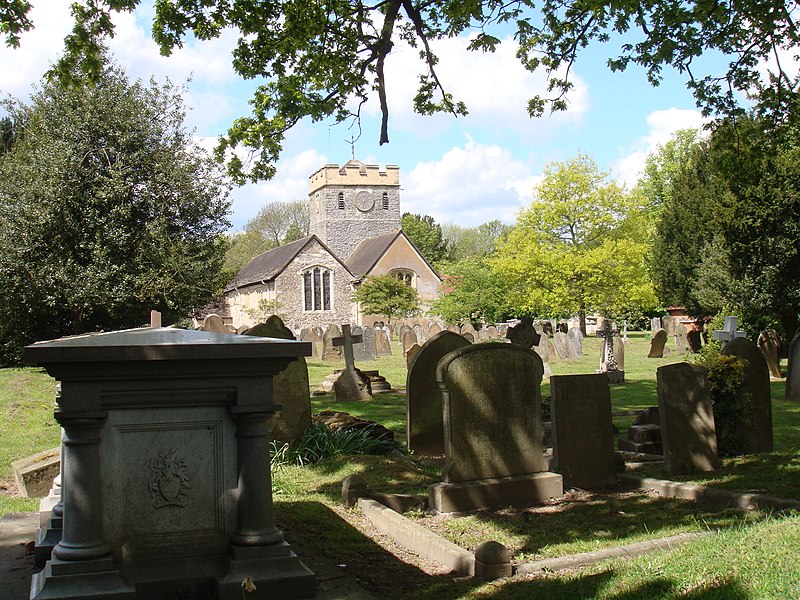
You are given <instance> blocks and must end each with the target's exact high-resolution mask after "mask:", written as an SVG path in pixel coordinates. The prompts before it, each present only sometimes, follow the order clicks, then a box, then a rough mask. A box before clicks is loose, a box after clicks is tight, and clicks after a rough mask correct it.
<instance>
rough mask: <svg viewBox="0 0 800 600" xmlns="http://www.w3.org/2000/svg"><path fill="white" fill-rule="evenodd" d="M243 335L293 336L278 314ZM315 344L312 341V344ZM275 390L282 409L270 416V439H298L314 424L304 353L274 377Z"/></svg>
mask: <svg viewBox="0 0 800 600" xmlns="http://www.w3.org/2000/svg"><path fill="white" fill-rule="evenodd" d="M243 335H254V336H258V337H268V338H276V339H283V340H293V339H295V338H294V335H293V334H292V332H291V330H290V329H289V328H288V327H286V326H285V325H284V324H283V321H282V320H281V318H280V317H278V316H277V315H272V316H270V317H269V318H268V319H267V320H266V321H265V322H264V323H259V324H258V325H254V326H253V327H251V328H249V329H246V330H245V331H244V332H243ZM312 345H313V344H312ZM272 390H273V392H272V394H273V398H274V399H275V403H276V404H280V405H281V410H280V411H279V412H277V413H275V415H274V416H272V417H271V418H270V420H269V428H270V436H271V437H270V439H274V440H278V441H280V442H284V443H291V442H294V441H297V440H299V439H300V438H301V437H302V436H303V434H304V433H305V432H306V430H307V429H308V428H309V427H311V401H310V391H309V386H308V365H307V364H306V359H305V357H303V356H300V357H298V359H297V360H295V361H294V362H291V363H289V366H288V367H286V369H284V370H283V371H281V372H280V373H278V374H277V375H275V376H274V377H273V378H272Z"/></svg>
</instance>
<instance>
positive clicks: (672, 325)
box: [661, 315, 678, 336]
mask: <svg viewBox="0 0 800 600" xmlns="http://www.w3.org/2000/svg"><path fill="white" fill-rule="evenodd" d="M677 322H678V319H677V318H675V317H673V316H671V315H665V316H663V317H661V323H663V327H664V330H665V331H666V332H667V335H668V336H673V335H675V330H676V328H677Z"/></svg>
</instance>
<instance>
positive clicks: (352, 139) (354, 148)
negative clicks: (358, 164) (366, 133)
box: [345, 135, 356, 160]
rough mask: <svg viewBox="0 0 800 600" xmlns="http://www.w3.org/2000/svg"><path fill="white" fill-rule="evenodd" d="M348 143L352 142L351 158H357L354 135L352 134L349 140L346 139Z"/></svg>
mask: <svg viewBox="0 0 800 600" xmlns="http://www.w3.org/2000/svg"><path fill="white" fill-rule="evenodd" d="M345 142H347V143H348V144H350V160H355V159H356V139H355V137H354V136H352V135H351V136H350V139H349V140H345Z"/></svg>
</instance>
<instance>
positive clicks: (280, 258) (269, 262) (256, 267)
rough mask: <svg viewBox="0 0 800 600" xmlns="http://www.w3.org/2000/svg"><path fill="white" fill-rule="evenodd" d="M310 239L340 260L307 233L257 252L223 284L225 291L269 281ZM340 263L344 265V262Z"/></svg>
mask: <svg viewBox="0 0 800 600" xmlns="http://www.w3.org/2000/svg"><path fill="white" fill-rule="evenodd" d="M312 240H316V241H317V243H319V245H320V246H322V247H323V248H325V250H326V251H327V252H328V253H329V254H330V255H331V256H333V257H334V258H335V259H336V260H338V261H339V262H341V260H340V259H339V258H338V257H337V256H336V255H335V254H334V253H333V252H331V251H330V249H329V248H328V247H327V246H326V245H325V244H323V243H322V241H321V240H320V239H319V238H318V237H317V236H315V235H309V236H307V237H304V238H301V239H299V240H295V241H294V242H289V243H288V244H284V245H283V246H278V247H277V248H273V249H272V250H268V251H266V252H264V253H263V254H259V255H258V256H256V257H255V258H253V259H251V260H250V262H249V263H247V264H246V265H245V266H244V267H243V268H242V270H241V271H239V272H238V273H237V274H236V277H234V278H233V281H231V282H230V283H229V284H228V285H227V286H225V292H230V291H231V290H235V289H236V288H240V287H244V286H247V285H253V284H256V283H261V282H262V281H270V280H272V279H275V278H276V277H277V276H278V275H280V274H281V272H282V271H283V270H284V269H285V268H286V267H287V265H288V264H289V263H290V262H292V260H293V259H294V257H295V256H297V255H298V254H299V253H300V252H301V251H302V250H303V248H305V247H306V246H307V245H308V244H309V243H311V241H312ZM342 264H343V265H344V263H342ZM344 266H345V268H346V267H347V266H346V265H344Z"/></svg>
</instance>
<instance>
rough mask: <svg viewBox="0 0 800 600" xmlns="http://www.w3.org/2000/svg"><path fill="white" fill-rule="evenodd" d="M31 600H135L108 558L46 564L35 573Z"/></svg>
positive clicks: (48, 562) (54, 560) (49, 562)
mask: <svg viewBox="0 0 800 600" xmlns="http://www.w3.org/2000/svg"><path fill="white" fill-rule="evenodd" d="M30 598H31V600H67V599H69V598H80V599H81V600H135V598H136V592H135V591H134V589H133V588H132V587H130V586H129V585H128V584H126V583H125V581H123V579H122V577H120V574H119V571H117V570H116V569H115V568H114V563H113V561H112V560H111V557H110V556H108V557H105V558H97V559H93V560H78V561H69V560H60V559H58V558H53V559H51V560H49V561H47V564H46V565H45V568H44V569H42V570H41V571H39V572H38V573H34V575H33V578H32V580H31V595H30Z"/></svg>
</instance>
